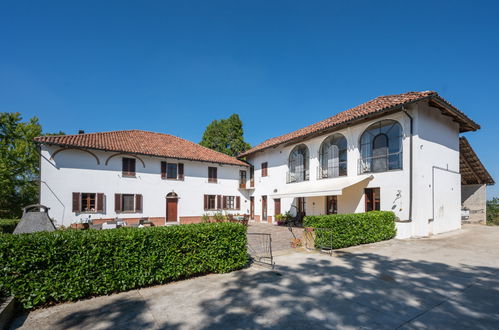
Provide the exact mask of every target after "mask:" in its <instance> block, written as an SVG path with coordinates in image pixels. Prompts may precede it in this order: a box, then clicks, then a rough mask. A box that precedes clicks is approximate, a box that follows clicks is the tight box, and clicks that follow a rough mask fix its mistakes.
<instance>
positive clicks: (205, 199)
mask: <svg viewBox="0 0 499 330" xmlns="http://www.w3.org/2000/svg"><path fill="white" fill-rule="evenodd" d="M204 209H205V210H207V209H208V195H204Z"/></svg>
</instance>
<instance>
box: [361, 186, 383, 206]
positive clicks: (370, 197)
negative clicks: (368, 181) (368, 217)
mask: <svg viewBox="0 0 499 330" xmlns="http://www.w3.org/2000/svg"><path fill="white" fill-rule="evenodd" d="M369 205H371V207H369ZM364 207H365V208H364V210H365V212H371V211H380V210H381V189H380V188H379V187H374V188H365V189H364ZM369 208H371V209H369Z"/></svg>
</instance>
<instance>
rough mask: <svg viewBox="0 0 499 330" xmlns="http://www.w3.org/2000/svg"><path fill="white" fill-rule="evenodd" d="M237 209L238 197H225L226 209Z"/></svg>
mask: <svg viewBox="0 0 499 330" xmlns="http://www.w3.org/2000/svg"><path fill="white" fill-rule="evenodd" d="M235 208H236V197H234V196H224V209H225V210H234V209H235Z"/></svg>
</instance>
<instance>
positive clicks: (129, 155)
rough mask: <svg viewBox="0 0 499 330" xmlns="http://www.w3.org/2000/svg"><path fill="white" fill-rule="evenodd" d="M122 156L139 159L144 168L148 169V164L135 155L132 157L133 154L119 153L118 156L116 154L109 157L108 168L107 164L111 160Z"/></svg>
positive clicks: (107, 161) (107, 160)
mask: <svg viewBox="0 0 499 330" xmlns="http://www.w3.org/2000/svg"><path fill="white" fill-rule="evenodd" d="M120 155H123V156H127V157H132V158H135V159H138V160H139V161H140V162H141V163H142V167H144V168H146V163H144V161H143V160H142V159H141V158H140V157H138V156H135V155H132V154H127V153H123V152H118V153H117V154H114V155H111V156H109V157H108V158H107V159H106V163H105V164H106V166H107V164H108V163H109V160H110V159H111V158H113V157H116V156H120Z"/></svg>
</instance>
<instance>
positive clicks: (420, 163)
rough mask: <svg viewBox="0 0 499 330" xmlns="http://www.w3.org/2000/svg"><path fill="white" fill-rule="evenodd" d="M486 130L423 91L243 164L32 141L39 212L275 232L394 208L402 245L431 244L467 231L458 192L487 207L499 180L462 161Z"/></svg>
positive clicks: (83, 138) (139, 143) (204, 153)
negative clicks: (242, 218)
mask: <svg viewBox="0 0 499 330" xmlns="http://www.w3.org/2000/svg"><path fill="white" fill-rule="evenodd" d="M479 128H480V127H479V126H478V125H477V124H476V123H475V122H473V121H472V120H471V119H469V118H468V117H467V116H466V115H464V114H463V113H462V112H461V111H459V110H458V109H456V108H455V107H453V106H452V105H451V104H450V103H448V102H447V101H445V100H444V99H443V98H441V97H440V96H438V94H437V93H435V92H430V91H426V92H411V93H405V94H400V95H390V96H381V97H378V98H376V99H374V100H371V101H368V102H366V103H364V104H361V105H359V106H357V107H354V108H351V109H349V110H346V111H343V112H340V113H338V114H337V115H335V116H333V117H330V118H327V119H325V120H323V121H321V122H318V123H316V124H313V125H310V126H307V127H304V128H302V129H299V130H297V131H294V132H291V133H289V134H286V135H283V136H279V137H276V138H272V139H269V140H266V141H264V142H263V143H261V144H259V145H257V146H255V147H254V148H252V149H250V150H248V151H246V152H245V153H243V154H242V155H240V156H239V157H238V159H236V158H233V157H229V156H227V155H223V154H220V153H218V152H215V151H213V150H209V149H206V148H204V147H201V146H199V145H197V144H195V143H192V142H189V141H186V140H184V139H180V138H178V137H174V136H171V135H168V134H160V133H152V132H145V131H139V130H132V131H115V132H104V133H88V134H86V133H82V134H78V135H65V136H44V137H39V138H37V139H36V141H37V142H38V143H39V145H40V154H41V186H40V190H41V194H40V202H41V204H44V205H46V206H48V207H50V209H51V211H50V214H51V216H52V217H53V218H54V219H55V220H56V221H57V224H59V225H65V226H68V225H70V224H71V223H73V222H75V221H79V220H87V219H91V220H93V221H94V223H99V222H101V223H102V222H105V221H108V220H112V219H115V218H123V219H127V220H128V221H129V222H138V221H139V220H140V219H144V218H145V219H148V220H149V221H151V222H153V223H154V224H156V225H167V224H185V223H193V222H200V221H201V219H202V215H203V214H206V213H210V214H213V213H214V212H218V211H222V212H227V213H233V214H249V217H250V220H253V221H257V222H268V223H272V222H275V220H276V219H275V216H276V215H277V214H281V213H285V212H287V211H289V212H291V214H293V215H294V216H296V217H298V218H301V217H303V216H305V215H318V214H334V213H354V212H366V211H371V210H391V211H393V212H394V213H395V214H396V216H397V219H398V220H397V224H396V225H397V237H398V238H407V237H413V236H428V235H431V234H436V233H442V232H446V231H450V230H454V229H458V228H460V226H461V208H462V203H464V201H462V196H461V188H462V185H464V186H466V187H467V189H468V188H469V187H472V186H473V187H472V188H470V189H468V190H469V191H471V193H470V196H471V195H473V194H475V195H476V196H475V195H473V196H474V197H473V201H474V203H475V204H476V205H475V204H473V205H474V206H473V207H475V208H480V207H481V206H480V205H481V204H480V203H481V201H482V199H483V205H484V203H485V195H483V194H484V191H485V190H484V189H482V188H483V187H484V186H485V185H487V184H493V183H494V181H493V180H492V178H491V177H490V175H489V174H488V173H487V171H486V169H485V168H484V167H483V165H482V164H481V163H480V161H479V160H478V158H476V159H474V160H470V161H468V160H467V159H466V158H464V160H463V157H462V153H460V144H461V147H462V146H463V145H464V144H463V143H464V141H465V140H463V139H464V138H461V140H460V134H461V133H464V132H469V131H475V130H477V129H479ZM460 141H461V142H460ZM466 144H467V146H468V147H469V148H468V147H467V149H466V151H467V152H468V153H469V152H470V150H471V152H472V153H473V154H474V152H473V151H472V149H471V147H470V146H469V144H468V143H467V141H466ZM460 155H461V157H460ZM474 155H475V157H476V154H474ZM463 167H466V168H465V169H463ZM461 172H463V173H461ZM482 195H483V197H482ZM467 198H469V196H468V197H467ZM477 201H478V202H477ZM483 205H482V209H483ZM477 212H479V211H477Z"/></svg>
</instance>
